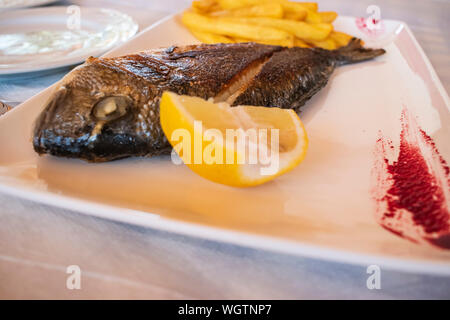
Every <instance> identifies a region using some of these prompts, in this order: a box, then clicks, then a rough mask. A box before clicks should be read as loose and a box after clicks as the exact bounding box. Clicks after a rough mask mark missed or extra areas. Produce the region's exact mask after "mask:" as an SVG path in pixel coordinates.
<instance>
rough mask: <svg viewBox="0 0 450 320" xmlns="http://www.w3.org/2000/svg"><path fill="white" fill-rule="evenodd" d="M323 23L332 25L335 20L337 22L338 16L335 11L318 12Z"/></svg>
mask: <svg viewBox="0 0 450 320" xmlns="http://www.w3.org/2000/svg"><path fill="white" fill-rule="evenodd" d="M318 14H319V16H320V18H321V20H322V22H324V23H332V22H333V21H334V20H336V18H337V16H338V14H337V13H336V12H334V11H322V12H318Z"/></svg>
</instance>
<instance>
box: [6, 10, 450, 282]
mask: <svg viewBox="0 0 450 320" xmlns="http://www.w3.org/2000/svg"><path fill="white" fill-rule="evenodd" d="M355 21H356V19H355V18H351V17H340V18H339V19H338V20H337V21H336V23H335V27H336V29H337V30H342V31H345V32H348V33H350V34H353V35H355V36H358V37H361V38H363V40H365V42H366V44H367V45H369V46H374V47H378V46H382V47H384V48H385V49H386V51H387V53H386V54H385V55H384V56H382V57H379V58H378V59H376V60H373V61H368V62H364V63H360V64H354V65H348V66H343V67H340V68H338V69H337V70H336V71H335V73H334V74H333V76H332V77H331V79H330V81H329V83H328V85H327V86H326V87H325V88H324V89H322V91H320V92H319V93H318V94H316V96H314V97H313V99H312V100H311V101H309V102H308V103H307V106H305V107H304V109H303V110H302V112H301V114H300V117H301V118H302V120H303V122H304V124H305V126H306V129H307V132H308V135H309V138H310V148H309V151H308V154H307V157H306V160H305V161H304V162H303V163H302V164H300V165H299V166H298V167H297V168H296V169H294V170H293V171H292V172H289V173H288V174H286V175H283V176H281V177H280V178H278V179H276V180H274V181H273V182H270V183H267V184H265V185H262V186H260V187H255V188H248V189H237V188H231V187H227V186H222V185H219V184H215V183H212V182H209V181H207V180H205V179H203V178H201V177H199V176H197V175H195V174H194V173H192V172H191V171H190V170H189V169H188V168H187V167H185V166H183V165H181V166H176V165H174V164H172V162H171V161H170V158H169V157H157V158H134V159H125V160H120V161H115V162H110V163H101V164H92V163H85V162H83V161H79V160H69V159H60V158H55V157H50V156H43V157H39V156H38V155H37V154H36V153H35V152H34V151H33V148H32V144H31V132H32V127H33V122H34V119H35V118H36V117H37V115H38V114H39V112H40V111H41V110H42V108H43V107H44V104H45V102H46V100H47V99H48V97H49V94H50V92H51V88H49V89H46V90H44V91H43V92H41V93H40V94H38V95H36V96H34V97H32V98H31V99H29V100H27V101H26V102H24V103H23V104H21V105H20V106H18V107H16V108H14V110H12V111H10V112H9V113H7V114H6V115H5V116H3V117H1V118H0V146H1V147H0V150H1V151H0V190H2V191H4V192H8V193H11V194H13V195H16V196H20V197H24V198H28V199H32V200H35V201H39V202H45V203H48V204H51V205H55V206H60V207H64V208H68V209H73V210H77V211H80V212H83V213H86V214H90V215H95V216H100V217H103V218H107V219H113V220H118V221H123V222H127V223H132V224H137V225H142V226H148V227H153V228H157V229H163V230H168V231H173V232H178V233H184V234H190V235H193V236H199V237H205V238H209V239H214V240H219V241H228V242H233V243H236V244H242V245H248V246H253V247H260V248H266V249H271V250H277V251H283V252H289V253H294V254H300V255H306V256H311V257H318V258H324V259H333V260H337V261H342V262H348V263H360V264H372V263H378V264H381V265H383V266H387V267H392V268H398V269H401V270H406V271H420V272H430V273H446V274H450V251H449V250H443V249H439V248H435V247H433V246H430V245H424V244H415V243H412V242H410V241H407V240H405V239H402V238H400V237H397V236H396V235H394V234H392V233H390V232H388V231H386V230H385V229H383V228H382V227H381V226H380V225H379V224H378V223H377V221H376V219H375V210H376V203H375V202H374V200H373V197H372V194H371V191H370V190H371V186H372V184H373V178H372V174H371V171H373V166H374V160H375V159H374V150H375V148H376V141H377V139H378V137H379V133H380V131H382V132H383V134H384V135H386V136H388V137H391V138H392V142H393V145H394V146H395V147H398V144H399V141H398V140H399V139H398V137H399V135H400V130H401V122H400V117H401V113H402V110H403V109H404V108H405V106H406V108H407V109H408V110H409V111H410V112H411V113H412V114H414V117H415V119H416V120H417V122H418V123H419V124H420V126H421V127H422V129H424V130H425V131H426V132H427V133H428V134H429V135H431V136H432V138H433V139H434V141H435V142H436V147H437V148H438V149H439V150H440V152H441V155H442V157H443V158H444V159H446V160H447V161H448V159H450V143H449V141H450V131H449V130H450V113H449V99H448V96H447V94H446V92H445V90H444V89H443V87H442V85H441V83H440V82H439V80H438V78H437V76H436V74H435V72H434V70H433V69H432V67H431V65H430V63H429V61H428V59H427V58H426V56H425V55H424V53H423V51H422V49H421V48H420V47H419V45H418V44H417V42H416V40H415V39H414V37H413V35H412V33H411V32H410V30H409V29H408V27H407V26H406V25H405V24H404V23H402V22H398V21H384V22H383V30H382V32H381V33H380V34H378V35H377V36H376V37H374V36H368V35H366V34H365V33H364V32H361V31H360V29H359V28H358V27H357V24H356V23H355ZM195 42H197V41H196V40H195V39H194V38H193V37H192V36H191V35H190V33H189V32H188V31H187V30H186V29H185V28H183V27H182V26H181V25H180V24H179V22H178V18H177V16H171V17H168V18H166V19H164V20H162V21H160V22H158V23H156V24H155V25H153V26H151V27H150V28H148V29H146V30H145V31H143V32H142V33H140V34H139V35H138V36H136V37H135V38H133V39H132V40H131V41H129V42H127V43H126V44H124V45H122V46H121V47H119V48H117V49H114V50H112V51H111V52H109V53H108V54H107V56H118V55H123V54H127V53H133V52H136V51H141V50H146V49H151V48H156V47H163V46H169V45H174V44H178V45H182V44H190V43H195ZM38 218H39V217H36V219H38Z"/></svg>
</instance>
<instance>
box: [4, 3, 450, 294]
mask: <svg viewBox="0 0 450 320" xmlns="http://www.w3.org/2000/svg"><path fill="white" fill-rule="evenodd" d="M69 3H76V4H81V5H89V6H103V7H112V8H118V9H120V10H122V11H124V12H126V13H128V14H130V15H131V16H133V17H134V18H135V19H136V20H137V21H138V23H139V24H140V26H141V29H143V28H144V27H146V26H148V25H150V24H151V23H153V22H155V21H156V20H157V19H159V18H161V17H163V16H164V15H166V14H168V13H170V12H173V11H179V10H181V9H182V8H183V6H186V5H188V4H189V2H188V1H184V0H165V1H156V0H153V1H148V0H140V1H118V0H116V1H106V0H103V1H101V0H95V1H87V0H85V1H63V2H62V4H65V5H66V4H69ZM372 3H375V4H378V5H379V6H380V7H381V10H382V11H381V14H382V18H392V19H399V20H403V21H406V22H407V23H408V24H409V25H410V26H411V28H412V30H413V32H415V35H416V36H417V38H418V40H419V42H420V43H421V45H422V46H423V47H424V50H425V52H426V53H427V54H428V56H429V57H430V59H431V61H432V63H433V65H434V66H435V68H436V70H437V73H438V74H439V76H440V77H441V80H442V81H443V83H444V87H445V88H446V89H447V90H448V89H449V88H450V69H449V62H450V61H449V58H448V57H449V56H450V40H449V36H448V30H449V22H448V21H449V19H448V13H449V12H450V2H449V1H438V0H435V1H406V0H405V1H400V0H390V1H388V0H384V1H372V0H365V1H358V2H354V1H351V0H348V1H346V0H326V1H325V0H324V1H321V2H320V6H321V8H322V10H336V11H338V12H339V13H340V14H342V15H354V16H365V15H366V13H365V9H366V7H367V6H368V5H369V4H372ZM59 4H61V3H59ZM65 72H67V71H65ZM63 74H64V72H59V73H56V74H49V75H47V76H44V77H42V76H40V77H39V78H34V79H33V78H31V79H30V78H28V79H23V78H22V79H12V78H0V100H3V101H12V102H15V101H23V100H24V99H26V98H28V97H30V96H31V95H33V94H34V93H36V92H38V91H40V90H41V89H43V88H45V87H47V86H48V85H50V84H51V83H53V82H55V81H57V80H58V79H59V78H60V77H61V76H62V75H63ZM0 150H1V146H0ZM0 204H1V205H0V298H38V299H43V298H56V299H60V298H68V299H72V298H139V299H140V298H149V299H151V298H156V299H172V298H176V299H184V298H187V299H191V298H207V299H208V298H209V299H211V298H214V299H221V298H224V299H233V298H237V299H240V298H242V299H244V298H246V299H257V298H262V299H280V298H286V299H298V298H357V299H361V298H450V278H446V277H437V276H429V275H422V274H410V273H402V272H395V271H392V270H385V269H382V270H381V289H380V290H369V289H367V286H366V280H367V278H368V276H369V275H368V274H367V273H366V267H365V266H353V265H347V264H341V263H333V262H326V261H320V260H315V259H310V258H303V257H296V256H290V255H285V254H279V253H273V252H269V251H264V250H255V249H250V248H245V247H240V246H235V245H230V244H224V243H218V242H214V241H207V240H202V239H197V238H193V237H186V236H180V235H176V234H172V233H167V232H162V231H158V230H153V229H148V228H141V227H136V226H132V225H127V224H122V223H116V222H111V221H107V220H103V219H99V218H93V217H90V216H86V215H83V214H80V213H77V212H72V211H67V210H62V209H59V208H56V207H50V206H46V205H42V204H39V203H35V202H30V201H25V200H22V199H19V198H14V197H10V196H8V195H5V194H1V193H0ZM368 263H370V262H368ZM69 265H78V266H80V268H81V270H82V278H81V290H68V289H67V288H66V279H67V277H68V274H66V268H67V266H69Z"/></svg>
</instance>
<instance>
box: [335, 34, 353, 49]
mask: <svg viewBox="0 0 450 320" xmlns="http://www.w3.org/2000/svg"><path fill="white" fill-rule="evenodd" d="M330 38H331V39H333V40H334V42H336V44H337V46H338V47H343V46H346V45H347V44H348V43H349V42H350V40H351V39H352V36H351V35H348V34H346V33H343V32H339V31H332V32H331V33H330Z"/></svg>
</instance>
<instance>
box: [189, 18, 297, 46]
mask: <svg viewBox="0 0 450 320" xmlns="http://www.w3.org/2000/svg"><path fill="white" fill-rule="evenodd" d="M238 19H270V18H209V17H207V16H203V15H201V14H198V13H195V12H190V11H185V12H184V13H183V16H182V22H183V24H184V25H186V26H187V27H188V28H189V29H191V30H198V31H203V32H209V33H214V34H220V35H224V36H231V37H239V38H246V39H251V40H289V39H292V38H293V36H292V35H291V34H289V33H288V32H286V31H283V30H279V29H276V28H272V27H270V26H261V25H255V24H246V23H245V22H243V21H240V20H238ZM276 20H278V19H276ZM281 21H282V20H281Z"/></svg>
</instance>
